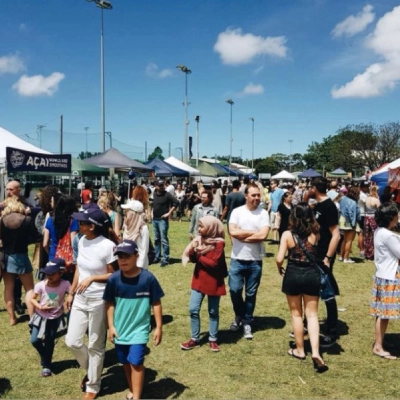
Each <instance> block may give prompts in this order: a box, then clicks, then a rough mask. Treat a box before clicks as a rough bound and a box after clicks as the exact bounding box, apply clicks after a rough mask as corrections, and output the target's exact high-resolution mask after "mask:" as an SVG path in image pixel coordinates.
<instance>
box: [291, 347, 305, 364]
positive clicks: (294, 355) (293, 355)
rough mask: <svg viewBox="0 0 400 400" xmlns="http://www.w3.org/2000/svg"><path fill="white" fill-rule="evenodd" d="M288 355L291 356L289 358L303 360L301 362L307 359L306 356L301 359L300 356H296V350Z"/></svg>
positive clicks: (292, 350)
mask: <svg viewBox="0 0 400 400" xmlns="http://www.w3.org/2000/svg"><path fill="white" fill-rule="evenodd" d="M287 353H288V354H289V356H291V357H294V358H297V359H298V360H301V361H304V360H305V359H306V356H304V357H300V356H297V355H296V354H294V349H289V350H288V352H287Z"/></svg>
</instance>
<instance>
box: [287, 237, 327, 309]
mask: <svg viewBox="0 0 400 400" xmlns="http://www.w3.org/2000/svg"><path fill="white" fill-rule="evenodd" d="M294 236H295V238H296V239H297V242H298V243H299V245H300V247H301V250H303V252H304V254H305V255H306V257H307V259H308V261H310V262H311V264H313V265H314V266H315V267H316V268H317V270H318V271H319V275H320V280H321V286H320V290H319V296H320V297H321V300H322V301H329V300H332V299H334V298H335V292H334V290H333V287H332V284H331V281H330V279H329V275H328V274H327V273H326V272H325V270H324V269H323V267H321V266H320V265H318V263H317V261H316V259H315V257H314V255H312V254H311V253H310V252H309V251H308V250H307V249H306V246H304V243H303V241H302V240H301V239H300V238H299V237H298V236H297V235H294ZM324 267H325V266H324Z"/></svg>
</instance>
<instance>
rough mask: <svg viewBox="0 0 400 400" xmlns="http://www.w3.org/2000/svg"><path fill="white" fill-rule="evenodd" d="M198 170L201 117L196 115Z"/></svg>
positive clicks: (197, 164) (197, 163)
mask: <svg viewBox="0 0 400 400" xmlns="http://www.w3.org/2000/svg"><path fill="white" fill-rule="evenodd" d="M194 120H195V121H196V168H197V167H198V166H199V123H200V115H196V118H195V119H194Z"/></svg>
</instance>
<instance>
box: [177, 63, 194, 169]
mask: <svg viewBox="0 0 400 400" xmlns="http://www.w3.org/2000/svg"><path fill="white" fill-rule="evenodd" d="M176 68H178V69H180V70H181V71H182V72H183V73H184V74H185V102H184V103H183V105H184V107H185V120H184V121H183V162H184V163H188V162H189V157H188V150H189V138H188V125H189V119H188V107H189V104H190V103H189V100H188V74H191V73H192V71H191V70H190V69H189V68H188V67H186V66H185V65H178V66H177V67H176Z"/></svg>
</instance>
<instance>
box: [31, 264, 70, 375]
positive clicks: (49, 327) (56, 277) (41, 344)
mask: <svg viewBox="0 0 400 400" xmlns="http://www.w3.org/2000/svg"><path fill="white" fill-rule="evenodd" d="M64 269H65V261H64V260H63V259H62V258H55V259H53V260H51V261H49V262H48V263H47V264H46V267H45V268H43V270H42V272H43V273H44V274H45V275H46V278H45V279H44V280H43V281H40V282H38V283H37V284H36V285H35V288H34V289H33V294H32V295H31V298H30V299H29V301H30V302H31V304H32V305H33V306H34V307H35V313H34V314H33V316H32V318H31V320H30V321H29V327H30V329H31V339H30V341H31V343H32V345H33V347H34V348H35V349H36V350H37V352H38V353H39V355H40V364H41V365H42V377H44V378H45V377H48V376H50V375H51V361H52V358H53V352H54V346H55V339H56V334H57V331H58V330H59V329H63V328H65V322H64V298H65V295H66V294H68V292H69V290H70V287H71V284H70V283H69V282H68V281H66V280H63V279H61V276H62V273H63V270H64Z"/></svg>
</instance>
